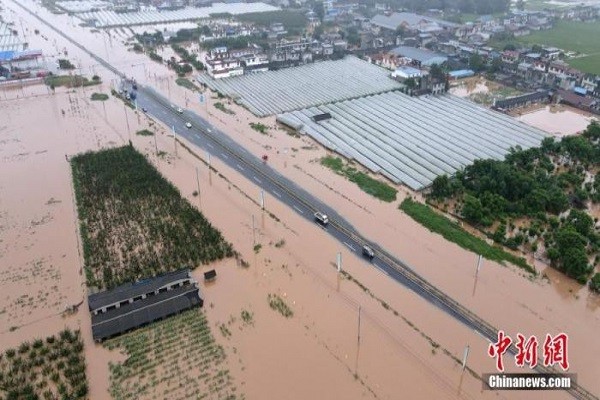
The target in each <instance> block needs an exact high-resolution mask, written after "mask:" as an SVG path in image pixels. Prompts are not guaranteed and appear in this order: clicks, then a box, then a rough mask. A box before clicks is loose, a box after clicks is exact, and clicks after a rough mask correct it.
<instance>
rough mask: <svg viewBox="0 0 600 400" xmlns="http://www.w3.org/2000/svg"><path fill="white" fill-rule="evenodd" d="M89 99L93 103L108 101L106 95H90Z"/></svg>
mask: <svg viewBox="0 0 600 400" xmlns="http://www.w3.org/2000/svg"><path fill="white" fill-rule="evenodd" d="M90 98H91V99H92V100H93V101H106V100H108V95H107V94H106V93H92V96H91V97H90Z"/></svg>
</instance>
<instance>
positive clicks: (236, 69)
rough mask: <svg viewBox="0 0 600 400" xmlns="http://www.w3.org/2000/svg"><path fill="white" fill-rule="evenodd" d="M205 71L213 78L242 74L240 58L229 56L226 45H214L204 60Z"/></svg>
mask: <svg viewBox="0 0 600 400" xmlns="http://www.w3.org/2000/svg"><path fill="white" fill-rule="evenodd" d="M204 65H205V66H206V72H207V73H208V75H210V76H211V77H212V78H214V79H219V78H229V77H230V76H237V75H243V74H244V68H243V67H242V65H241V63H240V60H239V59H236V58H233V57H231V56H230V54H229V52H228V51H227V47H215V48H214V49H212V50H211V51H210V52H209V53H208V54H207V55H206V58H205V60H204Z"/></svg>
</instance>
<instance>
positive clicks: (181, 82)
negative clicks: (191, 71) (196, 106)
mask: <svg viewBox="0 0 600 400" xmlns="http://www.w3.org/2000/svg"><path fill="white" fill-rule="evenodd" d="M175 83H176V84H178V85H179V86H183V87H184V88H186V89H190V90H196V91H199V90H200V88H199V87H198V86H196V85H195V84H194V82H192V81H190V80H189V79H188V78H177V79H175Z"/></svg>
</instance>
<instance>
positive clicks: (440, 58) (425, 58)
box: [390, 46, 448, 65]
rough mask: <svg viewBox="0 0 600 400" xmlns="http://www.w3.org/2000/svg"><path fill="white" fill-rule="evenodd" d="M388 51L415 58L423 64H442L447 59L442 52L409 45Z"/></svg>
mask: <svg viewBox="0 0 600 400" xmlns="http://www.w3.org/2000/svg"><path fill="white" fill-rule="evenodd" d="M390 53H392V54H395V55H397V56H401V57H407V58H411V59H413V60H417V61H419V62H420V63H421V64H424V65H432V64H443V63H445V62H446V61H448V57H446V56H444V55H443V54H440V53H436V52H433V51H431V50H427V49H418V48H416V47H410V46H399V47H396V48H395V49H393V50H390Z"/></svg>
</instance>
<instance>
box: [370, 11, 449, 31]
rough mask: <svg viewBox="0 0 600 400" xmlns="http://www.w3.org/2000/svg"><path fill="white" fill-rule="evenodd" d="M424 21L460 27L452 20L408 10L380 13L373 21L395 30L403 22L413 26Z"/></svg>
mask: <svg viewBox="0 0 600 400" xmlns="http://www.w3.org/2000/svg"><path fill="white" fill-rule="evenodd" d="M423 21H424V22H426V23H434V24H437V25H439V26H441V27H458V25H457V24H455V23H452V22H448V21H442V20H439V19H436V18H431V17H427V16H424V15H419V14H414V13H408V12H400V13H393V14H391V15H390V16H386V15H381V14H379V15H376V16H374V17H373V19H372V20H371V23H372V24H374V25H377V26H381V27H382V28H387V29H391V30H395V29H396V28H398V26H400V25H402V24H407V25H408V26H409V27H413V26H415V25H417V24H419V23H420V22H423Z"/></svg>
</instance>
